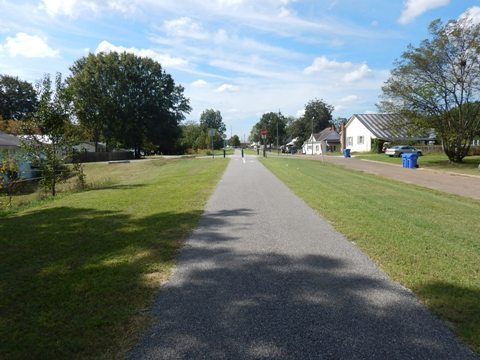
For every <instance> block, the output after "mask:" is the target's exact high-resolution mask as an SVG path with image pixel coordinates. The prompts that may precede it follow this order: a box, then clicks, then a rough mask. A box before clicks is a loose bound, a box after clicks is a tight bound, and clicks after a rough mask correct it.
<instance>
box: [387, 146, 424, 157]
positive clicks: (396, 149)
mask: <svg viewBox="0 0 480 360" xmlns="http://www.w3.org/2000/svg"><path fill="white" fill-rule="evenodd" d="M385 154H386V155H388V156H390V157H392V156H397V157H400V156H402V154H417V155H418V156H422V155H423V154H422V150H419V149H417V148H415V147H413V146H410V145H396V146H393V147H391V148H388V149H387V150H385Z"/></svg>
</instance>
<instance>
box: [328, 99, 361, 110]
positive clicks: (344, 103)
mask: <svg viewBox="0 0 480 360" xmlns="http://www.w3.org/2000/svg"><path fill="white" fill-rule="evenodd" d="M358 100H360V97H359V96H357V95H347V96H344V97H342V98H341V99H339V100H338V101H337V103H336V104H335V106H334V107H335V110H337V111H341V110H344V109H346V108H347V107H348V106H349V105H351V104H353V103H355V102H356V101H358Z"/></svg>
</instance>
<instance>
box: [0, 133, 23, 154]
mask: <svg viewBox="0 0 480 360" xmlns="http://www.w3.org/2000/svg"><path fill="white" fill-rule="evenodd" d="M18 149H20V139H19V138H18V137H17V136H15V135H10V134H7V133H4V132H1V131H0V151H1V150H6V151H7V152H9V153H13V152H15V151H17V150H18Z"/></svg>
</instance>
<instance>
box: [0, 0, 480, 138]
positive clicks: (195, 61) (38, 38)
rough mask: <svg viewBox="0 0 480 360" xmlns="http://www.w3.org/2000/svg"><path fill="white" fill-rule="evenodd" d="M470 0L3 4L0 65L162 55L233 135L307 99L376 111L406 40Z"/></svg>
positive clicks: (19, 72)
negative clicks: (114, 54)
mask: <svg viewBox="0 0 480 360" xmlns="http://www.w3.org/2000/svg"><path fill="white" fill-rule="evenodd" d="M467 11H468V13H469V14H470V16H472V17H474V18H476V19H479V18H480V1H478V0H476V1H474V0H406V1H400V0H398V1H396V0H387V1H386V0H361V1H359V0H316V1H314V0H305V1H302V0H209V1H193V0H172V1H171V0H64V1H60V0H32V1H24V0H16V1H6V0H0V14H1V20H0V73H1V74H9V75H14V76H18V77H20V78H21V79H24V80H28V81H31V82H34V81H35V80H37V79H39V78H40V77H41V76H42V74H44V73H51V74H53V73H55V72H58V71H59V72H61V73H62V74H63V75H64V76H68V75H69V70H68V69H69V67H70V66H71V65H72V64H73V62H74V61H75V60H76V59H78V58H80V57H82V56H85V55H86V54H88V52H99V51H129V52H133V53H136V54H137V55H140V56H148V57H151V58H153V59H155V60H157V61H159V62H160V63H161V64H162V65H163V67H164V68H165V70H166V71H167V72H168V73H170V74H172V75H173V77H174V79H175V81H176V82H177V83H179V84H181V85H183V86H184V87H185V94H186V96H187V97H189V98H190V103H191V106H192V108H193V111H192V112H191V114H189V115H187V119H191V120H197V121H198V119H199V117H200V114H201V112H202V111H203V110H205V109H207V108H213V109H216V110H220V111H221V113H222V116H223V118H224V122H225V123H226V125H227V129H228V133H229V134H228V135H230V130H232V131H233V134H238V135H239V136H240V138H242V139H243V136H244V135H246V136H247V137H248V134H249V132H250V129H251V127H252V126H253V125H254V124H255V123H256V122H257V121H258V120H259V119H260V117H261V115H262V114H263V113H265V112H269V111H278V110H280V111H281V112H282V113H283V114H284V115H292V116H299V115H301V114H302V111H303V109H304V106H305V104H306V103H307V102H308V101H309V100H311V99H314V98H318V99H324V100H325V101H326V102H327V103H329V104H332V105H334V107H335V111H334V117H337V116H341V117H350V116H351V115H352V114H354V113H365V112H375V111H376V110H377V109H376V107H375V104H376V103H377V102H378V96H379V94H380V93H381V86H382V84H383V83H384V81H385V80H386V79H387V78H388V75H389V71H390V69H392V66H393V63H394V61H395V59H396V58H399V57H400V55H401V54H402V52H403V51H404V50H405V49H406V47H407V46H408V44H413V45H418V44H419V42H420V41H421V40H423V39H425V38H427V37H428V31H427V28H428V24H429V23H430V22H431V21H432V20H434V19H437V18H440V19H442V20H443V21H447V20H449V19H457V18H459V17H460V16H462V15H463V14H465V13H466V12H467Z"/></svg>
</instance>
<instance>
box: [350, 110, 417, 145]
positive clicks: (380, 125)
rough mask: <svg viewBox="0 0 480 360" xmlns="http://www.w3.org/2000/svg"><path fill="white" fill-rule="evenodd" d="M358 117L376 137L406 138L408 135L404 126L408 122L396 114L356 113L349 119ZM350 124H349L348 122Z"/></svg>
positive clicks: (386, 138)
mask: <svg viewBox="0 0 480 360" xmlns="http://www.w3.org/2000/svg"><path fill="white" fill-rule="evenodd" d="M353 118H357V119H358V121H360V122H361V123H362V124H363V125H364V126H365V127H366V128H367V129H368V130H369V131H370V132H371V133H372V134H373V135H375V137H377V138H379V139H381V140H404V139H408V138H411V136H408V133H407V130H406V128H405V127H404V126H402V125H404V124H406V123H407V122H408V120H406V119H405V118H403V117H401V116H399V115H396V114H354V115H352V117H351V118H350V120H349V121H348V123H350V122H351V121H352V120H353ZM347 125H348V124H347Z"/></svg>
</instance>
